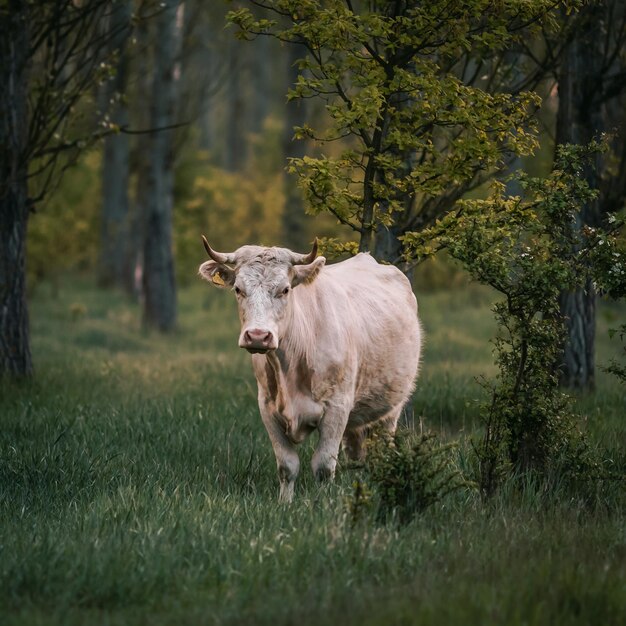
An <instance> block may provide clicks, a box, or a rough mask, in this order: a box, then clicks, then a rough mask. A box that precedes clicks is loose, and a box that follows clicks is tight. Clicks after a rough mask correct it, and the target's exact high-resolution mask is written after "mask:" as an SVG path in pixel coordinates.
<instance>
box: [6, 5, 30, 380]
mask: <svg viewBox="0 0 626 626" xmlns="http://www.w3.org/2000/svg"><path fill="white" fill-rule="evenodd" d="M7 5H8V6H7V7H5V8H3V9H0V377H3V376H6V375H10V376H26V375H29V374H31V373H32V359H31V353H30V337H29V325H28V309H27V304H26V272H25V270H26V267H25V264H26V228H27V225H28V213H29V201H28V187H27V174H28V169H27V160H26V146H27V140H28V117H27V111H28V103H27V69H28V67H27V66H28V50H29V41H28V8H27V3H26V2H24V1H23V0H11V1H10V2H8V3H7ZM7 9H8V10H7Z"/></svg>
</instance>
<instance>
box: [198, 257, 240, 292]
mask: <svg viewBox="0 0 626 626" xmlns="http://www.w3.org/2000/svg"><path fill="white" fill-rule="evenodd" d="M198 273H199V274H200V276H202V278H204V280H206V281H208V282H210V283H211V284H212V285H215V286H216V287H222V288H225V287H232V286H233V285H234V284H235V272H234V270H231V269H230V267H228V266H227V265H222V264H221V263H216V262H215V261H205V262H204V263H203V264H202V265H201V266H200V269H199V270H198Z"/></svg>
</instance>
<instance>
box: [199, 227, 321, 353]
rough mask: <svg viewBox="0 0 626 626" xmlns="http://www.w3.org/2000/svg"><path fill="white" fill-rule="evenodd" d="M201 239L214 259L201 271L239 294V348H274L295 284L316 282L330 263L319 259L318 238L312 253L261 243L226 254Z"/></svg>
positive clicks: (265, 349) (278, 338)
mask: <svg viewBox="0 0 626 626" xmlns="http://www.w3.org/2000/svg"><path fill="white" fill-rule="evenodd" d="M202 240H203V242H204V247H205V249H206V251H207V254H208V255H209V257H210V258H211V260H210V261H206V262H205V263H203V264H202V265H201V266H200V270H199V271H200V275H201V276H202V277H203V278H204V279H205V280H207V281H209V282H210V283H211V284H212V285H215V286H216V287H221V288H231V289H233V291H234V292H235V294H236V296H237V303H238V304H239V319H240V320H241V334H240V335H239V347H240V348H245V349H246V350H248V352H261V353H265V352H268V351H269V350H276V348H278V344H279V341H280V338H281V336H283V333H284V325H285V321H286V319H287V317H288V312H289V310H290V307H291V306H292V294H291V291H292V289H294V288H296V287H297V286H298V285H301V284H308V283H311V282H312V281H314V280H315V278H316V276H317V275H318V273H319V271H320V270H321V269H322V267H323V266H324V263H326V259H325V258H324V257H323V256H320V257H317V258H315V257H316V255H317V240H316V241H315V243H314V244H313V249H312V250H311V252H310V253H309V254H297V253H295V252H292V251H291V250H288V249H287V248H264V247H261V246H243V247H241V248H239V249H238V250H236V251H235V252H232V253H229V254H224V253H221V252H216V251H215V250H213V249H212V248H211V246H210V245H209V243H208V242H207V240H206V239H205V238H204V237H202Z"/></svg>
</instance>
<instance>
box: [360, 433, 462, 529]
mask: <svg viewBox="0 0 626 626" xmlns="http://www.w3.org/2000/svg"><path fill="white" fill-rule="evenodd" d="M366 447H367V457H366V461H365V463H364V470H365V480H363V481H361V480H357V481H355V483H354V486H353V487H354V489H353V493H352V494H351V496H350V497H349V498H348V509H349V515H350V519H351V521H352V524H355V523H356V522H357V521H358V519H360V518H361V517H362V515H363V512H364V511H366V510H368V509H370V508H372V507H374V508H375V510H376V516H377V518H378V520H379V521H388V520H391V519H394V520H396V521H398V522H399V523H401V524H405V523H408V522H410V521H411V520H412V519H413V518H414V517H416V516H417V515H419V514H420V513H422V512H423V511H425V510H426V509H427V508H429V507H430V506H432V505H433V504H436V503H437V502H440V501H441V500H442V499H443V498H445V497H446V496H447V495H448V494H450V493H452V492H453V491H456V490H458V489H461V488H463V487H467V486H469V483H468V482H467V481H466V480H465V479H464V477H463V476H462V474H461V472H460V471H459V470H458V468H456V467H455V464H454V462H453V459H452V455H451V451H452V450H454V449H455V447H456V446H455V444H447V445H438V444H436V443H435V436H434V435H432V434H424V435H420V436H419V437H418V438H417V439H415V438H413V437H411V436H409V435H408V434H406V433H403V434H395V435H390V434H389V433H387V432H381V431H375V432H374V433H373V434H372V435H371V437H370V439H369V440H368V442H367V444H366Z"/></svg>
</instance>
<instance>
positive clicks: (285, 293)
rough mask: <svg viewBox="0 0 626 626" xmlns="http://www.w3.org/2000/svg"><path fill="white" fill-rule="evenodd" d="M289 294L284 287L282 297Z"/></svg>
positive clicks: (287, 289)
mask: <svg viewBox="0 0 626 626" xmlns="http://www.w3.org/2000/svg"><path fill="white" fill-rule="evenodd" d="M288 293H289V287H285V288H284V289H283V296H286V295H287V294H288Z"/></svg>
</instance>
